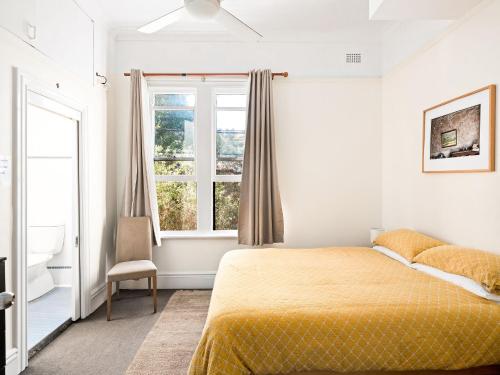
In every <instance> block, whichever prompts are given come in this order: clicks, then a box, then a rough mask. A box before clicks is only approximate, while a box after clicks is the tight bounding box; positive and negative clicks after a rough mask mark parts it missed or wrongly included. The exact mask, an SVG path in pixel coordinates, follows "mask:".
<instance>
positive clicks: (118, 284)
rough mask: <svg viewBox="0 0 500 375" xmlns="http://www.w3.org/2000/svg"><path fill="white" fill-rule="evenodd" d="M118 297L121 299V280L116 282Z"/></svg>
mask: <svg viewBox="0 0 500 375" xmlns="http://www.w3.org/2000/svg"><path fill="white" fill-rule="evenodd" d="M116 299H120V282H119V281H117V282H116Z"/></svg>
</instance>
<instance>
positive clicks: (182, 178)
mask: <svg viewBox="0 0 500 375" xmlns="http://www.w3.org/2000/svg"><path fill="white" fill-rule="evenodd" d="M155 180H156V181H157V182H196V175H182V174H180V175H173V174H172V175H160V174H157V175H155Z"/></svg>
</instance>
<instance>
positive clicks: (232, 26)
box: [215, 7, 263, 41]
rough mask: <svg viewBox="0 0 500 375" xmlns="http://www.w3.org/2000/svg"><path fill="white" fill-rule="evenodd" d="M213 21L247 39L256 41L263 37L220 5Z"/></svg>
mask: <svg viewBox="0 0 500 375" xmlns="http://www.w3.org/2000/svg"><path fill="white" fill-rule="evenodd" d="M215 21H217V22H218V23H220V24H221V25H223V26H225V27H226V28H227V29H229V30H230V31H233V32H234V33H236V34H238V35H239V36H241V37H243V38H245V39H247V40H251V41H256V40H259V39H261V38H263V36H262V35H261V34H259V33H258V32H257V31H255V30H254V29H252V28H251V27H250V26H248V25H247V24H246V23H245V22H243V21H242V20H240V19H239V18H238V17H236V16H234V15H233V14H231V13H229V12H228V11H227V10H225V9H224V8H222V7H221V8H219V11H218V12H217V15H216V16H215Z"/></svg>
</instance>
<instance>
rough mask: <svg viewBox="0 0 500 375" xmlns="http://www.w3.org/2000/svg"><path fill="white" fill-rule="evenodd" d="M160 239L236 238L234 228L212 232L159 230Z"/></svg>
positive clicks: (236, 232) (236, 233)
mask: <svg viewBox="0 0 500 375" xmlns="http://www.w3.org/2000/svg"><path fill="white" fill-rule="evenodd" d="M160 237H161V238H162V239H182V238H186V239H190V238H193V239H200V238H238V231H236V230H218V231H213V232H197V231H179V232H174V231H163V232H160Z"/></svg>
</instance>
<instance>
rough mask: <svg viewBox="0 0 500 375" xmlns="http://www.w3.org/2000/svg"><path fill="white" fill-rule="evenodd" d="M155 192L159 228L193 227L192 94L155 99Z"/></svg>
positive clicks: (157, 97)
mask: <svg viewBox="0 0 500 375" xmlns="http://www.w3.org/2000/svg"><path fill="white" fill-rule="evenodd" d="M154 104H155V106H154V127H155V155H154V164H155V165H154V168H155V175H156V192H157V199H158V210H159V215H160V228H161V229H162V230H196V229H197V209H196V206H197V204H196V195H197V194H196V173H195V151H194V150H195V145H194V133H195V129H194V124H195V95H194V94H192V93H185V94H181V93H168V94H158V95H155V101H154Z"/></svg>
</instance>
